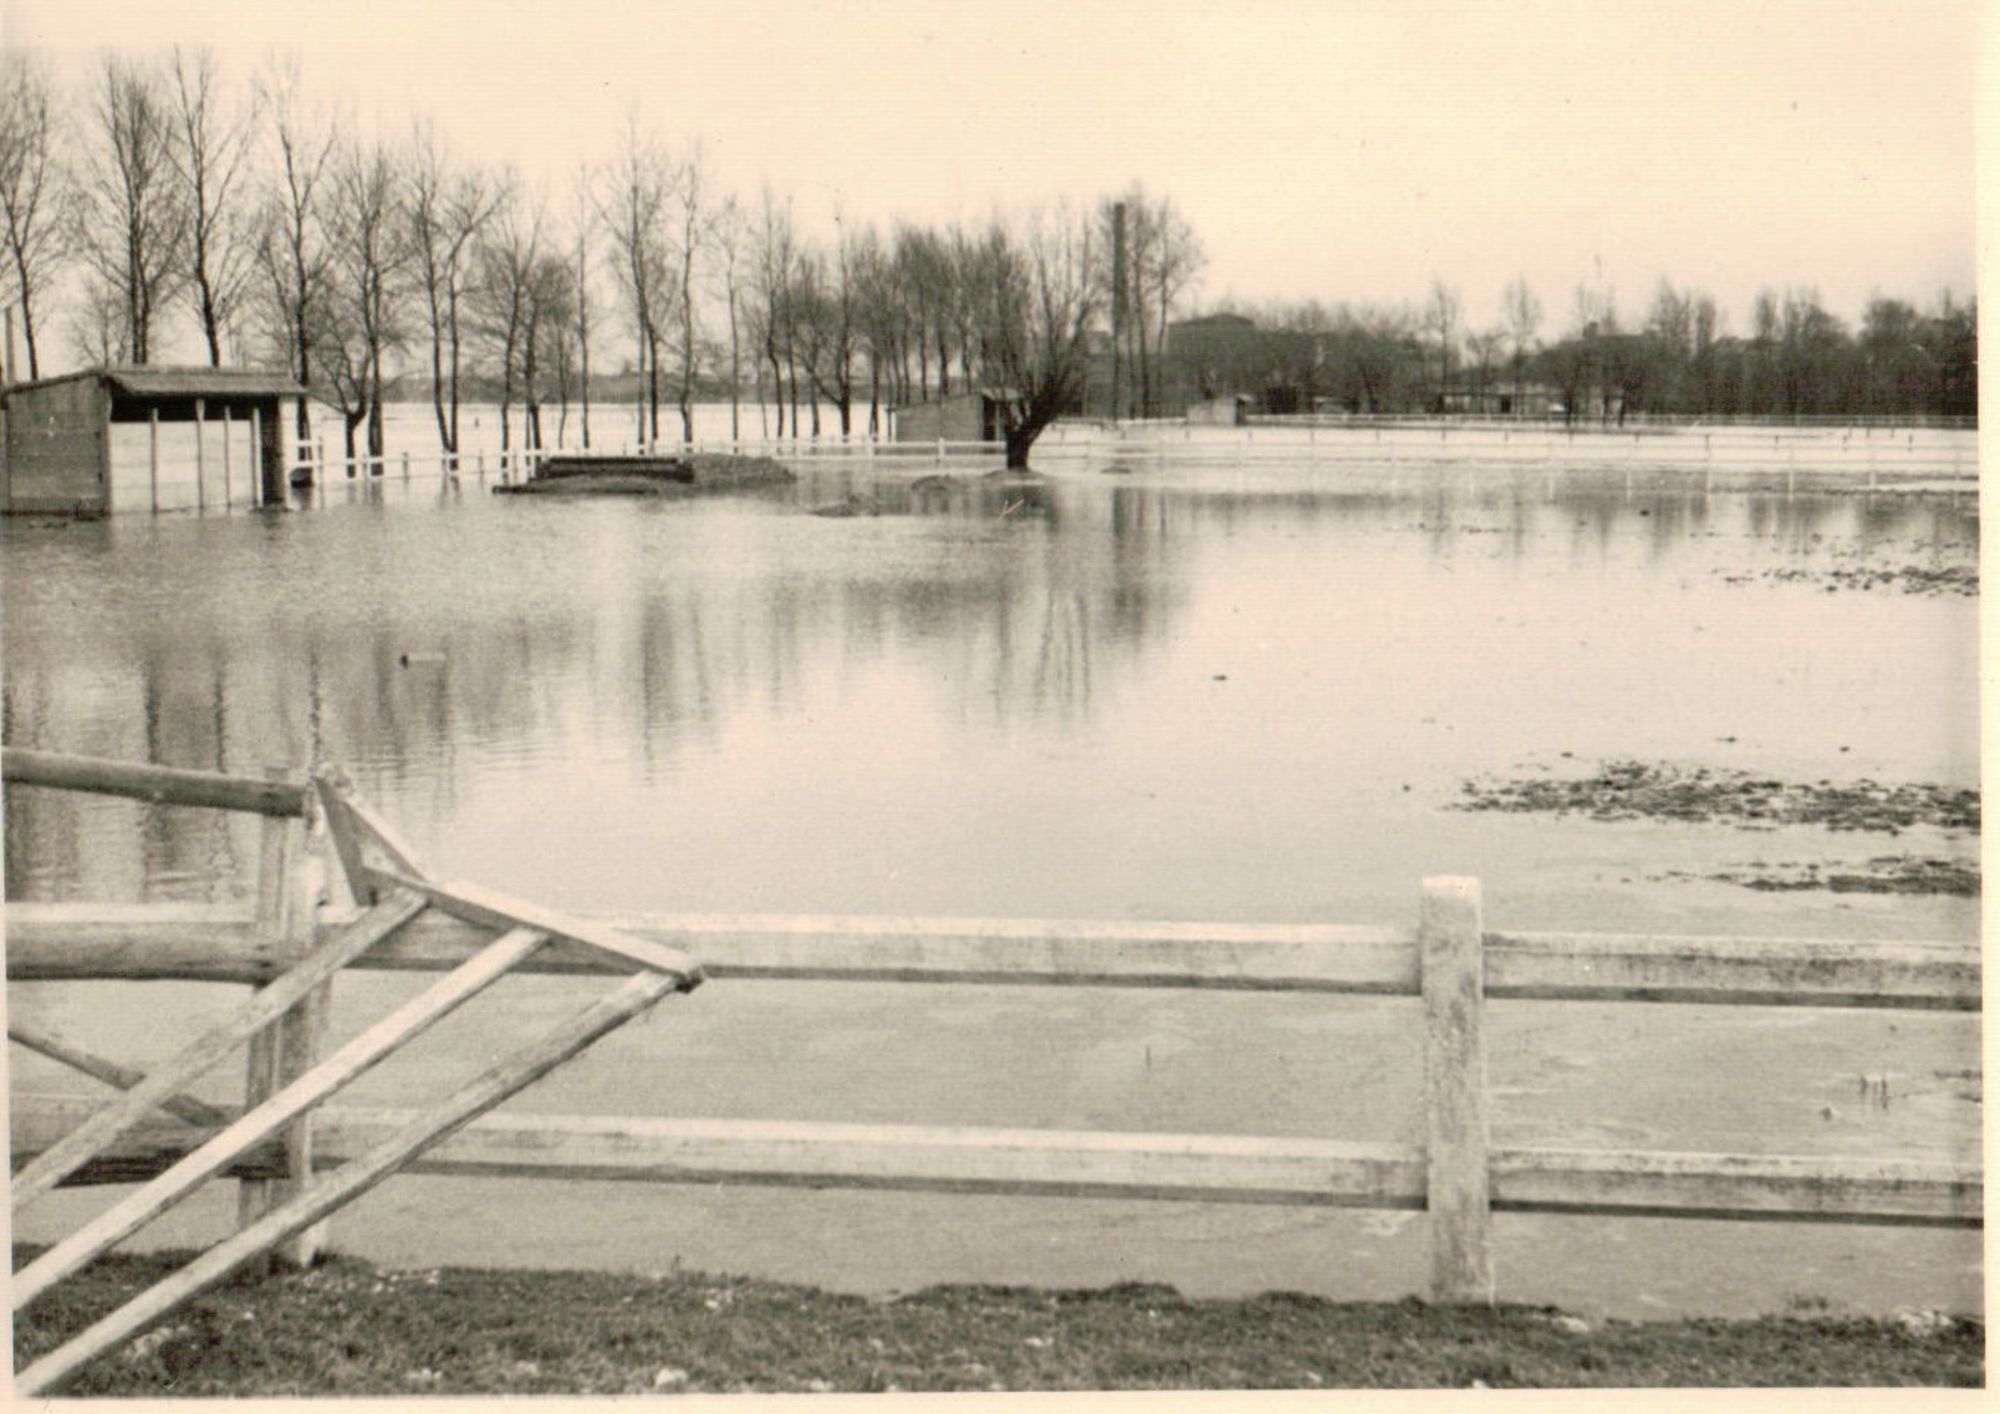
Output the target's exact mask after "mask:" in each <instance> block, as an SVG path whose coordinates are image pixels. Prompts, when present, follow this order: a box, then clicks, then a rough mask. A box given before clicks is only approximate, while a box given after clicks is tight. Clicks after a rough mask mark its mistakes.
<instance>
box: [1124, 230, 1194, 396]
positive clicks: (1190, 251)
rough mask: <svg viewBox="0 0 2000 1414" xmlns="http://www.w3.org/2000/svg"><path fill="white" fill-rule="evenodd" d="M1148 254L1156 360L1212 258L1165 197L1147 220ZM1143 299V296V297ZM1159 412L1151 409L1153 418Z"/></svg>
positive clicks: (1143, 272)
mask: <svg viewBox="0 0 2000 1414" xmlns="http://www.w3.org/2000/svg"><path fill="white" fill-rule="evenodd" d="M1146 252H1147V259H1148V260H1149V261H1150V266H1143V265H1142V266H1141V267H1140V268H1139V271H1138V274H1139V276H1140V278H1141V282H1142V287H1143V288H1144V289H1145V290H1148V291H1150V292H1151V294H1152V297H1153V308H1152V311H1151V314H1152V318H1153V320H1154V328H1155V331H1156V332H1155V338H1154V341H1153V350H1154V355H1155V357H1156V358H1157V357H1161V356H1164V355H1165V353H1166V350H1167V325H1168V324H1169V323H1170V322H1171V321H1172V319H1173V311H1174V304H1175V301H1177V300H1178V299H1180V297H1181V296H1182V295H1184V294H1186V293H1188V291H1190V290H1191V289H1193V288H1194V286H1195V284H1196V283H1197V282H1198V281H1199V280H1200V278H1201V272H1202V269H1203V268H1204V267H1205V266H1206V265H1207V264H1208V255H1207V253H1206V252H1205V251H1203V249H1202V245H1201V238H1200V237H1199V236H1197V235H1196V234H1195V232H1194V227H1192V226H1190V225H1189V224H1188V223H1187V221H1186V220H1185V219H1184V218H1183V217H1182V216H1181V213H1180V211H1179V209H1178V208H1176V207H1175V206H1174V202H1173V198H1172V197H1168V196H1163V197H1161V198H1160V199H1159V201H1158V203H1157V204H1155V205H1154V206H1153V208H1152V210H1151V213H1150V215H1149V216H1148V217H1147V234H1146ZM1142 298H1143V296H1142ZM1156 410H1157V408H1156V407H1154V406H1152V405H1148V407H1147V415H1148V416H1150V415H1151V414H1152V413H1153V412H1154V411H1156Z"/></svg>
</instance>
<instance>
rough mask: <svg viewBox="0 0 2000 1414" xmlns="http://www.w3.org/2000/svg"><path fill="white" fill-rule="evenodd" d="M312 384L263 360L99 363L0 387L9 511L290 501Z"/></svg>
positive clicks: (0, 469)
mask: <svg viewBox="0 0 2000 1414" xmlns="http://www.w3.org/2000/svg"><path fill="white" fill-rule="evenodd" d="M304 396H305V389H303V388H301V387H300V386H299V385H298V384H297V383H295V382H294V381H293V380H292V379H291V377H290V376H289V375H287V374H284V373H278V372H272V371H269V370H265V369H254V368H90V369H85V370H84V371H82V372H80V373H70V374H65V375H63V376H62V377H59V378H45V379H42V380H41V381H39V382H35V383H17V384H15V385H14V386H12V387H10V388H8V389H6V390H5V391H4V392H0V512H38V513H44V514H47V513H55V514H68V515H105V514H109V513H111V512H124V511H165V510H206V509H210V508H214V509H225V508H228V507H232V506H233V507H254V506H282V505H283V504H284V503H285V489H286V485H287V473H288V471H289V469H290V467H291V465H292V463H293V462H294V461H295V460H297V458H296V455H295V450H294V449H295V444H296V426H297V419H298V404H299V399H300V398H302V397H304Z"/></svg>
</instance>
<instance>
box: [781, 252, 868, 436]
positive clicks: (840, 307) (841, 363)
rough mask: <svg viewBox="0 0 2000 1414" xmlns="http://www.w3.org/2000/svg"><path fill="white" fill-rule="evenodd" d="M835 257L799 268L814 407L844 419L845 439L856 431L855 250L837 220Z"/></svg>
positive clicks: (809, 259) (809, 260)
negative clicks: (827, 407)
mask: <svg viewBox="0 0 2000 1414" xmlns="http://www.w3.org/2000/svg"><path fill="white" fill-rule="evenodd" d="M834 225H835V236H834V243H833V250H832V252H831V256H830V258H829V256H828V255H827V254H824V253H822V252H820V251H811V252H808V253H807V255H806V256H805V257H804V258H803V259H802V260H801V261H800V262H799V298H798V300H797V302H796V303H797V308H798V311H799V320H798V322H799V327H800V329H801V331H802V337H801V343H802V345H803V352H804V354H805V365H806V374H807V376H808V377H809V378H811V380H812V387H813V405H814V407H815V408H817V407H818V405H819V401H820V400H821V399H822V398H823V399H825V400H826V401H827V402H830V403H832V404H833V405H834V407H835V408H836V409H837V410H838V411H839V413H840V435H841V436H842V437H847V436H849V435H851V434H852V433H853V431H854V353H855V343H856V336H857V330H856V306H855V289H854V266H855V261H856V247H855V243H854V240H853V239H852V238H851V237H850V236H849V235H848V234H847V231H846V228H845V225H844V223H842V221H841V219H840V218H839V217H838V216H836V217H835V218H834Z"/></svg>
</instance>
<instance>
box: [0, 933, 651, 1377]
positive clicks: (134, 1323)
mask: <svg viewBox="0 0 2000 1414" xmlns="http://www.w3.org/2000/svg"><path fill="white" fill-rule="evenodd" d="M680 988H681V982H680V979H678V978H676V977H673V976H670V975H664V974H658V973H642V974H640V975H638V976H635V977H633V978H631V979H630V980H629V981H627V982H626V983H625V984H624V985H623V986H621V987H619V988H618V989H616V990H615V991H613V992H611V993H609V994H608V995H606V996H605V997H603V998H601V999H600V1000H598V1001H597V1002H595V1003H593V1004H592V1005H591V1006H589V1007H587V1008H585V1009H584V1010H583V1011H581V1012H579V1013H577V1014H576V1015H575V1016H574V1017H572V1018H571V1019H570V1020H569V1022H567V1023H566V1024H565V1025H563V1026H561V1027H558V1028H557V1029H556V1030H554V1031H551V1032H550V1033H548V1034H547V1035H545V1036H543V1037H542V1038H541V1039H540V1040H539V1041H536V1042H534V1043H532V1044H531V1045H529V1046H526V1047H524V1048H523V1049H521V1050H520V1051H518V1052H516V1053H515V1054H514V1055H513V1056H511V1057H509V1058H508V1059H507V1060H505V1061H503V1062H501V1063H500V1064H499V1065H497V1066H495V1067H493V1068H492V1069H491V1070H489V1071H487V1072H486V1073H485V1074H484V1075H481V1076H480V1077H478V1078H477V1079H475V1080H473V1081H472V1082H470V1083H469V1084H467V1085H466V1086H464V1087H463V1088H461V1089H460V1090H459V1091H458V1092H457V1093H455V1094H454V1095H452V1096H451V1098H450V1099H448V1100H446V1101H444V1102H443V1103H442V1104H440V1105H438V1106H437V1107H436V1108H435V1109H432V1110H429V1111H426V1112H425V1113H424V1114H423V1115H422V1116H420V1117H419V1118H418V1119H416V1120H414V1121H412V1122H411V1123H410V1124H409V1125H408V1126H407V1127H405V1128H404V1129H402V1130H400V1131H399V1132H398V1133H396V1134H395V1135H393V1136H392V1137H391V1138H389V1139H386V1140H384V1141H383V1142H382V1143H381V1144H380V1145H378V1146H377V1147H376V1148H374V1149H372V1150H370V1151H369V1152H368V1153H366V1154H364V1155H362V1156H361V1157H359V1158H357V1159H355V1160H354V1161H353V1162H351V1163H347V1164H343V1165H342V1166H341V1167H340V1168H339V1169H337V1170H336V1171H335V1172H334V1174H333V1175H332V1176H331V1177H330V1178H329V1179H327V1180H326V1181H325V1182H323V1183H319V1184H315V1185H314V1186H313V1187H311V1188H309V1189H307V1190H305V1191H304V1192H302V1193H300V1194H298V1195H297V1196H296V1197H294V1198H292V1199H291V1200H290V1201H289V1202H287V1203H285V1204H284V1205H282V1206H281V1207H278V1208H274V1209H273V1210H272V1211H271V1212H269V1213H267V1214H266V1215H265V1216H264V1217H262V1218H260V1219H258V1220H257V1221H256V1222H254V1223H252V1224H251V1225H250V1226H248V1227H246V1228H244V1229H242V1230H241V1231H239V1232H237V1233H236V1234H235V1235H234V1236H231V1237H228V1238H225V1239H224V1240H223V1241H221V1242H219V1243H217V1244H216V1245H215V1246H214V1247H212V1248H210V1249H209V1250H208V1251H207V1252H205V1253H203V1254H202V1255H201V1256H199V1257H197V1258H195V1260H194V1261H192V1262H190V1263H189V1264H188V1265H187V1266H185V1267H183V1268H181V1269H180V1270H179V1271H178V1272H175V1273H174V1274H173V1275H172V1276H170V1277H167V1278H166V1279H165V1280H163V1281H161V1282H160V1283H158V1284H157V1285H155V1286H153V1287H150V1288H148V1289H147V1290H146V1291H144V1292H142V1293H140V1294H139V1295H138V1296H136V1297H134V1298H133V1299H132V1300H131V1301H129V1302H127V1303H126V1304H125V1305H123V1306H121V1307H119V1308H118V1309H117V1310H116V1311H113V1312H112V1313H111V1314H110V1315H108V1316H106V1317H104V1318H103V1319H102V1320H100V1321H98V1322H97V1323H96V1324H94V1325H92V1326H90V1327H88V1328H87V1329H86V1330H84V1331H83V1332H82V1333H81V1334H79V1335H77V1336H75V1337H74V1338H72V1339H71V1340H70V1341H68V1342H67V1343H66V1344H64V1345H61V1346H59V1347H57V1348H56V1349H55V1350H54V1351H51V1352H50V1353H49V1354H48V1355H46V1356H44V1357H42V1358H41V1359H40V1360H37V1361H36V1362H35V1363H34V1364H32V1365H30V1366H28V1368H27V1369H25V1370H23V1371H21V1372H20V1373H19V1374H17V1375H16V1376H15V1377H14V1392H15V1393H16V1395H19V1396H26V1397H32V1396H36V1395H41V1394H46V1393H48V1392H49V1391H50V1390H52V1389H53V1388H55V1387H56V1386H57V1385H59V1384H61V1383H62V1382H63V1381H64V1380H66V1379H68V1378H69V1377H70V1376H71V1375H73V1374H75V1373H76V1372H77V1371H78V1370H80V1369H81V1368H82V1367H83V1366H84V1365H86V1364H88V1363H89V1362H90V1361H92V1360H94V1359H96V1358H97V1357H98V1356H99V1355H102V1354H104V1353H105V1352H106V1351H108V1350H111V1349H112V1348H114V1347H116V1346H117V1345H120V1344H122V1343H123V1342H124V1341H126V1340H127V1339H129V1338H131V1337H132V1336H134V1335H137V1334H138V1333H139V1332H140V1331H142V1330H144V1329H145V1328H146V1327H147V1326H148V1325H150V1324H152V1323H153V1322H154V1321H156V1320H158V1319H159V1318H160V1317H162V1316H164V1315H166V1314H167V1313H168V1312H169V1311H172V1310H173V1309H174V1308H175V1307H177V1306H179V1305H180V1304H181V1303H182V1302H184V1301H186V1300H188V1299H190V1298H192V1297H194V1296H198V1295H200V1294H201V1293H202V1292H204V1291H206V1290H208V1289H209V1288H210V1287H211V1286H214V1285H215V1284H216V1283H217V1282H220V1281H222V1280H224V1279H225V1278H226V1277H228V1276H229V1274H230V1273H232V1272H234V1271H235V1270H236V1269H237V1268H239V1267H241V1266H243V1265H244V1264H245V1263H246V1262H249V1261H251V1260H252V1259H253V1258H255V1257H256V1256H257V1255H258V1254H260V1253H262V1252H264V1251H265V1250H266V1249H268V1248H270V1247H272V1246H275V1245H276V1244H277V1243H280V1242H283V1241H284V1240H285V1239H286V1238H288V1237H291V1236H293V1235H294V1234H296V1233H299V1232H302V1231H304V1230H305V1229H306V1228H308V1227H311V1226H312V1225H313V1224H314V1223H316V1222H318V1221H319V1220H320V1219H321V1218H323V1217H325V1216H326V1215H327V1214H329V1213H331V1212H333V1211H334V1210H335V1209H337V1208H340V1207H344V1206H345V1205H346V1204H348V1203H350V1202H352V1201H353V1200H354V1199H356V1198H358V1197H360V1196H361V1195H362V1194H363V1193H366V1192H367V1191H368V1190H369V1189H371V1188H373V1187H374V1186H375V1185H376V1184H378V1183H380V1182H381V1181H382V1180H383V1179H385V1178H387V1177H388V1176H389V1175H390V1174H392V1173H394V1172H396V1171H397V1170H398V1169H400V1168H402V1167H403V1166H404V1165H405V1164H407V1163H409V1162H410V1161H411V1160H412V1159H414V1158H416V1157H417V1156H418V1155H420V1154H422V1153H423V1152H424V1151H425V1150H427V1149H429V1148H430V1147H431V1146H432V1145H434V1144H436V1143H438V1142H439V1141H440V1140H442V1139H444V1138H446V1137H447V1136H449V1135H450V1134H451V1133H452V1132H454V1131H455V1130H457V1129H460V1128H462V1127H463V1126H465V1125H466V1124H468V1123H470V1122H471V1121H472V1120H474V1119H476V1118H478V1117H479V1116H480V1115H482V1114H484V1113H485V1112H486V1111H488V1110H490V1109H492V1108H493V1107H494V1106H496V1105H498V1104H500V1103H501V1102H502V1101H504V1100H506V1099H507V1098H508V1097H510V1096H511V1095H513V1094H515V1093H516V1092H517V1091H519V1090H521V1089H523V1088H525V1087H526V1086H528V1085H529V1084H531V1083H532V1082H533V1081H535V1080H537V1079H539V1078H540V1077H541V1076H543V1075H546V1074H547V1073H548V1072H549V1071H551V1070H553V1069H555V1068H556V1067H557V1066H559V1065H561V1064H562V1063H563V1062H564V1061H566V1060H568V1059H569V1058H570V1057H572V1056H574V1055H576V1054H577V1053H578V1052H580V1051H582V1050H583V1049H585V1048H586V1047H587V1046H589V1045H590V1044H591V1043H592V1042H593V1041H595V1040H597V1039H598V1038H599V1037H600V1036H603V1035H604V1034H605V1033H607V1032H609V1031H612V1030H614V1029H615V1028H617V1027H618V1026H620V1025H622V1024H624V1022H626V1021H627V1020H629V1019H630V1018H631V1017H634V1016H636V1015H638V1014H639V1013H640V1012H642V1011H645V1010H646V1009H647V1008H648V1007H650V1006H652V1005H653V1004H654V1003H655V1002H657V1001H659V1000H660V999H661V998H662V997H665V996H667V995H668V994H669V993H672V992H674V991H677V990H680Z"/></svg>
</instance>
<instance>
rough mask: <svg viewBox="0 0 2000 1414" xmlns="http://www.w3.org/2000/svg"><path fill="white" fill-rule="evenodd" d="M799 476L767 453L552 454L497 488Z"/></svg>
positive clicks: (532, 492) (741, 481)
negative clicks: (526, 477) (530, 476)
mask: <svg viewBox="0 0 2000 1414" xmlns="http://www.w3.org/2000/svg"><path fill="white" fill-rule="evenodd" d="M796 479H797V478H796V477H795V476H794V474H793V473H792V471H791V469H790V468H789V467H787V466H785V465H783V464H782V463H780V462H776V461H773V460H772V459H771V458H769V457H736V456H728V455H724V454H721V453H707V452H701V453H696V454H695V455H693V456H686V457H598V456H576V457H560V458H551V459H550V460H549V461H548V462H546V463H544V465H543V466H542V467H541V469H540V470H539V471H538V472H537V473H536V475H535V479H534V480H532V481H529V482H526V483H524V484H522V485H518V486H496V487H494V488H493V491H494V494H496V495H520V496H689V495H696V494H699V493H701V492H705V491H733V490H738V489H742V488H747V487H753V486H777V485H784V484H786V483H788V482H791V481H794V480H796Z"/></svg>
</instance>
